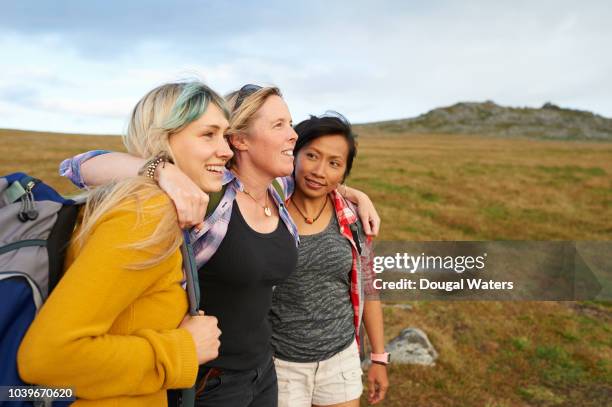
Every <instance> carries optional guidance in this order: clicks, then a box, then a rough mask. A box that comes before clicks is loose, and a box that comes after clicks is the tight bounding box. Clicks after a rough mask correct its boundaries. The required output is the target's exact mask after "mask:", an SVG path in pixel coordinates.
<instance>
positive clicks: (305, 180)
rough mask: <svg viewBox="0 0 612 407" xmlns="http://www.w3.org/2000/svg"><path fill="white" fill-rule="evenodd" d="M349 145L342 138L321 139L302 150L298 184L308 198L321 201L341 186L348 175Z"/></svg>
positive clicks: (299, 155) (297, 177)
mask: <svg viewBox="0 0 612 407" xmlns="http://www.w3.org/2000/svg"><path fill="white" fill-rule="evenodd" d="M348 154H349V145H348V142H347V141H346V138H345V137H344V136H341V135H329V136H321V137H318V138H316V139H314V140H312V141H311V142H310V143H308V144H307V145H305V146H304V147H302V148H301V149H300V151H299V152H298V155H297V157H296V164H295V184H296V188H298V189H299V190H300V192H301V193H303V194H304V195H305V196H306V197H308V198H319V197H322V196H325V195H327V194H328V193H329V192H331V191H333V190H334V189H336V188H337V187H338V185H339V184H340V183H341V182H342V179H343V178H344V174H345V173H346V162H347V159H348Z"/></svg>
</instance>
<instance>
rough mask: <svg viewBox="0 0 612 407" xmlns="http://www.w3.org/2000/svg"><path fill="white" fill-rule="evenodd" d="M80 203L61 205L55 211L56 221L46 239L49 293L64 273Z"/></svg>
mask: <svg viewBox="0 0 612 407" xmlns="http://www.w3.org/2000/svg"><path fill="white" fill-rule="evenodd" d="M80 207H81V205H63V206H62V208H61V209H60V210H59V212H58V213H57V221H56V222H55V225H54V226H53V229H51V233H50V234H49V238H48V239H47V253H48V256H49V291H48V292H49V293H50V292H51V291H52V290H53V289H54V288H55V286H56V285H57V283H58V282H59V280H60V278H61V277H62V275H63V274H64V262H65V260H66V251H67V249H68V245H69V243H70V239H71V238H72V233H73V232H74V226H75V225H76V221H77V218H78V215H79V209H80Z"/></svg>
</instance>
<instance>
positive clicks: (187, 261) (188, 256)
mask: <svg viewBox="0 0 612 407" xmlns="http://www.w3.org/2000/svg"><path fill="white" fill-rule="evenodd" d="M181 255H182V256H183V270H185V280H186V282H187V299H188V300H189V315H192V316H195V315H198V310H199V308H200V284H199V281H198V268H197V266H196V262H195V255H194V254H193V246H191V239H190V237H189V231H187V230H183V244H182V246H181Z"/></svg>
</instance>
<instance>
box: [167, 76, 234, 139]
mask: <svg viewBox="0 0 612 407" xmlns="http://www.w3.org/2000/svg"><path fill="white" fill-rule="evenodd" d="M210 102H212V103H214V104H215V105H217V106H218V107H219V108H220V109H221V110H222V111H223V114H224V115H225V117H226V118H227V119H229V116H230V114H229V111H228V109H227V107H226V106H225V101H224V100H223V99H222V98H221V96H219V95H218V94H217V93H215V92H214V91H213V90H212V89H210V88H209V87H208V86H206V85H204V84H203V83H201V82H185V83H184V84H183V90H182V91H181V94H180V95H179V97H178V98H177V99H176V102H175V103H174V106H173V107H172V111H171V112H170V116H169V117H168V119H167V120H166V122H165V123H164V126H163V128H164V130H167V131H179V130H180V129H182V128H183V127H185V126H187V125H188V124H189V123H191V122H193V121H194V120H197V119H198V118H199V117H200V116H202V115H203V114H204V112H206V108H207V107H208V105H209V103H210Z"/></svg>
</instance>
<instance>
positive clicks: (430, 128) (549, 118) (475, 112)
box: [365, 101, 612, 140]
mask: <svg viewBox="0 0 612 407" xmlns="http://www.w3.org/2000/svg"><path fill="white" fill-rule="evenodd" d="M365 126H366V127H367V126H376V127H378V128H380V129H381V130H386V131H391V132H411V133H446V134H484V135H495V136H506V137H508V136H525V137H537V138H551V139H561V140H571V139H573V140H612V119H608V118H605V117H603V116H599V115H596V114H593V113H591V112H588V111H582V110H573V109H564V108H561V107H559V106H557V105H554V104H552V103H550V102H547V103H545V104H544V105H543V106H542V107H541V108H539V109H534V108H515V107H504V106H500V105H498V104H496V103H494V102H492V101H486V102H483V103H472V102H469V103H468V102H462V103H457V104H454V105H452V106H448V107H441V108H438V109H434V110H431V111H429V112H427V113H425V114H422V115H420V116H418V117H416V118H413V119H405V120H392V121H386V122H378V123H371V124H368V125H365Z"/></svg>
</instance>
